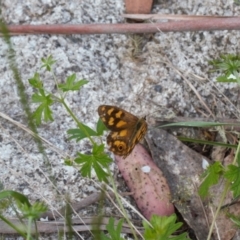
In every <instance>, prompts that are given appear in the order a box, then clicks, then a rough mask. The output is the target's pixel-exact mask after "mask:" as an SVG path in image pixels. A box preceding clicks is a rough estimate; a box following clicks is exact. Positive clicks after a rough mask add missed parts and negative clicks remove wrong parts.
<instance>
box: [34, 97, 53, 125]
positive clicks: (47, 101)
mask: <svg viewBox="0 0 240 240" xmlns="http://www.w3.org/2000/svg"><path fill="white" fill-rule="evenodd" d="M32 101H33V102H34V103H41V104H40V105H39V106H38V107H37V109H36V110H35V111H34V112H33V118H34V120H35V122H36V124H37V125H40V124H41V122H42V118H43V120H44V121H45V122H47V121H53V117H52V110H51V109H50V106H51V105H52V103H53V101H52V99H51V95H50V94H49V95H47V96H46V95H45V94H42V95H39V94H38V93H34V94H33V96H32Z"/></svg>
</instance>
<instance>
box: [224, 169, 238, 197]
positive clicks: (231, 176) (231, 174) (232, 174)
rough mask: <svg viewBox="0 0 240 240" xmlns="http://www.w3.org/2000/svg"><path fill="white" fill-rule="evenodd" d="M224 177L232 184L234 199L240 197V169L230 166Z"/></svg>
mask: <svg viewBox="0 0 240 240" xmlns="http://www.w3.org/2000/svg"><path fill="white" fill-rule="evenodd" d="M224 177H225V178H226V179H228V180H229V181H230V182H231V190H232V191H233V197H234V198H236V197H238V196H239V195H240V167H238V166H235V165H228V166H227V170H226V172H225V173H224Z"/></svg>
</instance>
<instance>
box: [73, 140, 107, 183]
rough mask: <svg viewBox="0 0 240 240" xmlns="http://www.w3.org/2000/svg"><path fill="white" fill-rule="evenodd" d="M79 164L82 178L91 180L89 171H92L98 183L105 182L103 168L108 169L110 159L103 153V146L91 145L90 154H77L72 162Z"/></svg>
mask: <svg viewBox="0 0 240 240" xmlns="http://www.w3.org/2000/svg"><path fill="white" fill-rule="evenodd" d="M74 161H75V162H76V163H78V164H81V165H82V166H81V169H80V172H81V174H82V176H84V177H89V178H91V170H92V169H94V171H95V172H96V175H97V177H98V179H99V181H104V182H107V177H108V174H107V173H106V172H105V171H104V168H106V167H108V166H109V164H110V163H111V162H112V159H111V158H110V157H109V156H108V155H107V154H106V153H104V145H103V144H101V145H97V144H94V145H93V150H92V154H82V153H78V157H77V158H76V159H75V160H74Z"/></svg>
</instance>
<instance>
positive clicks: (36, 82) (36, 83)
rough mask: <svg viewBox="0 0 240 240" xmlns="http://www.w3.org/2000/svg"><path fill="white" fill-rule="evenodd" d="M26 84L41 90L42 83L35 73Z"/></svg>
mask: <svg viewBox="0 0 240 240" xmlns="http://www.w3.org/2000/svg"><path fill="white" fill-rule="evenodd" d="M28 82H29V83H30V85H32V86H33V87H34V88H37V89H42V88H43V83H42V81H41V80H40V76H39V73H35V74H34V77H33V78H30V79H28Z"/></svg>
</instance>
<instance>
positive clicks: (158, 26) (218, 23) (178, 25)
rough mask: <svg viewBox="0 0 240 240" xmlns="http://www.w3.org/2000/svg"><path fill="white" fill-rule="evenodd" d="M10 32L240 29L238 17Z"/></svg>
mask: <svg viewBox="0 0 240 240" xmlns="http://www.w3.org/2000/svg"><path fill="white" fill-rule="evenodd" d="M8 29H9V31H10V33H11V34H112V33H119V34H125V33H155V32H159V31H162V32H184V31H216V30H240V17H227V18H222V17H219V18H212V19H211V20H210V19H199V20H189V21H171V22H166V23H137V24H135V23H134V24H128V23H123V24H76V25H61V24H59V25H9V26H8Z"/></svg>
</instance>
